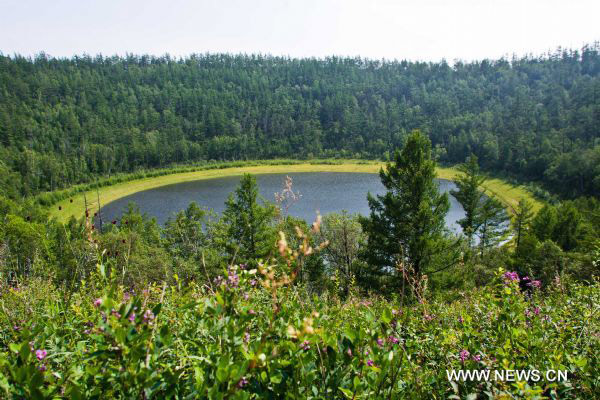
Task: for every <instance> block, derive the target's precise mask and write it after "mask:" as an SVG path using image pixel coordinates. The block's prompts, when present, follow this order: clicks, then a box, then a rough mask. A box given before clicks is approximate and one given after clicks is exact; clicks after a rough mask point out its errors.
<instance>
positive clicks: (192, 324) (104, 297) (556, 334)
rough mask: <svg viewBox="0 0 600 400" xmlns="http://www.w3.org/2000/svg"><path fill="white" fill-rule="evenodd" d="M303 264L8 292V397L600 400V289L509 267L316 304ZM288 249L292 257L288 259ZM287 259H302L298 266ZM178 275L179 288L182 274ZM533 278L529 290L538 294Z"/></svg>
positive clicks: (4, 368)
mask: <svg viewBox="0 0 600 400" xmlns="http://www.w3.org/2000/svg"><path fill="white" fill-rule="evenodd" d="M282 240H283V241H280V251H281V254H282V257H283V258H284V259H287V261H288V263H285V262H282V263H279V264H277V265H266V264H262V263H261V264H259V266H258V268H257V269H252V270H248V269H246V268H245V267H244V266H234V267H230V268H229V269H228V271H227V272H226V273H225V274H224V275H223V276H222V277H219V278H218V279H217V280H215V281H214V282H212V283H211V284H210V285H208V286H204V287H199V286H197V285H195V284H191V285H188V286H186V287H183V286H181V285H178V284H175V285H172V286H167V285H166V284H164V285H150V286H148V287H147V288H146V289H145V290H143V291H138V292H135V293H132V292H129V291H127V289H125V288H124V287H122V286H118V285H117V283H116V282H117V281H118V279H116V278H110V277H108V278H107V277H106V276H105V272H104V271H105V270H106V268H105V265H104V264H102V262H100V261H99V263H98V273H96V274H94V276H93V277H91V278H90V281H89V282H88V283H86V286H85V287H84V288H82V290H80V291H78V292H76V293H75V294H73V295H72V297H70V298H68V297H66V296H65V293H63V292H62V291H61V290H58V289H56V288H54V287H53V285H52V284H49V283H48V284H46V283H44V282H42V281H37V282H30V283H28V284H22V285H20V286H18V287H14V288H4V289H3V293H2V297H1V301H0V302H1V306H2V307H1V310H2V311H1V312H0V343H1V345H0V349H1V353H0V388H1V390H2V391H3V393H4V395H5V396H6V397H13V398H23V397H25V398H56V397H60V398H73V399H77V398H171V397H177V398H198V397H202V398H215V399H222V398H237V399H249V398H318V399H331V398H348V399H351V398H354V399H359V398H411V399H412V398H431V397H432V396H434V397H437V398H462V397H465V396H467V395H472V396H471V398H474V396H473V394H475V395H480V396H482V398H486V397H489V398H502V397H503V396H506V397H507V398H509V397H510V396H516V397H526V398H542V397H552V398H593V397H595V396H598V395H599V394H600V376H599V375H598V367H599V360H598V352H597V349H598V348H599V344H600V343H599V341H600V325H599V324H598V316H597V315H596V314H597V312H598V309H597V307H596V305H597V304H598V302H599V301H600V283H599V282H595V283H594V284H592V285H590V286H581V285H578V284H573V285H572V287H569V288H566V287H564V285H563V284H562V283H561V282H558V281H557V282H554V283H553V284H552V286H551V287H548V288H545V293H544V294H542V292H541V290H540V289H538V288H536V286H537V284H532V283H531V280H529V278H522V279H519V278H518V277H517V276H516V273H503V271H499V272H498V273H497V276H496V285H495V286H494V287H493V289H490V288H487V289H483V290H482V289H477V290H472V291H470V292H469V293H465V294H464V295H463V298H462V299H461V300H459V301H455V302H452V303H445V302H443V301H433V302H428V301H423V302H421V303H418V304H414V305H411V306H406V307H400V306H399V305H398V304H396V303H394V302H390V301H389V300H383V299H378V298H374V299H366V298H360V297H358V296H356V294H352V295H350V296H349V297H348V298H347V300H345V301H343V302H342V301H340V300H339V299H337V298H336V297H335V296H334V297H329V296H328V295H323V296H320V297H318V296H314V297H310V296H309V295H307V292H306V291H305V290H304V289H303V287H302V286H297V285H292V283H293V281H294V278H295V272H294V271H295V268H294V267H295V266H296V263H297V262H298V260H299V259H298V254H300V253H302V252H304V253H307V252H309V249H312V248H310V247H304V248H303V247H302V246H303V245H306V242H304V244H300V246H299V247H298V249H296V250H295V251H291V249H289V248H287V242H286V241H285V238H283V239H282ZM288 250H289V251H288ZM286 255H287V256H286ZM176 279H177V278H176ZM528 283H529V284H528ZM532 368H535V369H538V370H540V371H546V370H549V369H554V370H567V371H568V378H569V379H568V381H567V382H546V381H544V380H542V381H540V382H524V381H523V382H500V381H492V380H490V381H488V382H458V381H457V382H449V380H448V378H447V375H446V370H451V369H456V370H458V369H490V370H508V369H515V370H518V369H523V370H525V369H532Z"/></svg>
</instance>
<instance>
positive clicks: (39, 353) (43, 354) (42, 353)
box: [35, 349, 48, 361]
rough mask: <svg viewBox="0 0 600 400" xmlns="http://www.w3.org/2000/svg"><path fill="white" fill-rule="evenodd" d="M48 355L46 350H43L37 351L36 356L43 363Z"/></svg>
mask: <svg viewBox="0 0 600 400" xmlns="http://www.w3.org/2000/svg"><path fill="white" fill-rule="evenodd" d="M47 354H48V352H47V351H46V350H43V349H41V350H36V351H35V356H36V358H37V359H38V360H40V361H42V360H43V359H44V358H46V355H47Z"/></svg>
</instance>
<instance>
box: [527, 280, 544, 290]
mask: <svg viewBox="0 0 600 400" xmlns="http://www.w3.org/2000/svg"><path fill="white" fill-rule="evenodd" d="M527 286H529V287H532V288H534V289H539V288H541V287H542V282H540V281H531V282H529V283H528V284H527Z"/></svg>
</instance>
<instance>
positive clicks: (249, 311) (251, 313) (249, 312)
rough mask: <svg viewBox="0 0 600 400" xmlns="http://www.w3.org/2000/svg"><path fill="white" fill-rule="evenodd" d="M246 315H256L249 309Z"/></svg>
mask: <svg viewBox="0 0 600 400" xmlns="http://www.w3.org/2000/svg"><path fill="white" fill-rule="evenodd" d="M248 314H250V315H256V311H254V309H252V308H251V309H249V310H248Z"/></svg>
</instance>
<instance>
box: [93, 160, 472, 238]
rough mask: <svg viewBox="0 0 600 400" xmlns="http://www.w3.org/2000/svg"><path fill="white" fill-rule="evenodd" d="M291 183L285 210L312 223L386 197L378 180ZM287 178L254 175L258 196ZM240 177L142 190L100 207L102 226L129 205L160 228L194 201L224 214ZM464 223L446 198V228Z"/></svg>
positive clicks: (446, 184)
mask: <svg viewBox="0 0 600 400" xmlns="http://www.w3.org/2000/svg"><path fill="white" fill-rule="evenodd" d="M289 175H290V176H291V177H292V178H293V180H294V186H293V188H294V192H298V191H299V192H300V194H301V196H302V197H301V198H300V200H299V201H298V202H297V203H295V204H294V205H292V206H291V207H290V208H289V214H290V215H293V216H296V217H300V218H303V219H305V220H306V221H308V222H312V221H314V219H315V216H316V213H317V211H319V212H320V213H321V215H325V214H328V213H330V212H340V211H342V210H346V211H348V212H350V213H360V214H363V215H369V206H368V204H367V192H369V191H370V192H371V193H372V194H382V193H384V192H385V189H384V187H383V185H382V184H381V182H380V180H379V175H377V174H364V173H343V172H304V173H294V174H289ZM285 177H286V174H265V175H256V179H257V181H258V186H259V189H260V194H261V195H262V196H263V197H264V198H265V199H266V200H268V201H271V202H272V201H274V199H275V198H274V194H275V192H281V191H282V189H283V183H284V180H285ZM239 181H240V177H227V178H217V179H207V180H199V181H193V182H184V183H177V184H174V185H168V186H162V187H158V188H155V189H150V190H145V191H142V192H138V193H134V194H132V195H129V196H126V197H123V198H121V199H119V200H116V201H114V202H112V203H109V204H107V205H106V206H104V207H102V216H103V219H104V221H111V220H113V219H117V218H118V217H120V215H121V213H122V212H123V210H124V209H125V207H126V206H127V204H128V203H129V202H135V203H137V205H138V206H139V207H140V211H141V212H142V213H147V214H148V215H150V216H154V217H156V220H157V221H158V223H159V224H161V225H162V224H164V223H165V222H166V221H167V219H168V218H169V217H171V216H172V215H173V214H174V213H177V212H178V211H180V210H183V209H185V208H186V207H187V206H188V204H189V203H191V202H192V201H195V202H196V203H198V205H200V206H201V207H205V208H209V209H212V210H214V211H215V212H217V213H219V214H220V213H221V212H222V211H223V210H224V209H225V200H226V199H227V196H228V195H229V193H231V192H233V191H234V190H235V188H236V187H237V185H238V183H239ZM438 183H439V187H440V190H441V191H443V192H448V191H450V190H452V189H454V188H456V186H455V185H454V183H452V182H450V181H446V180H439V181H438ZM463 217H464V210H463V208H462V206H461V205H460V204H459V203H458V202H457V201H456V199H455V198H454V197H452V196H450V211H449V212H448V215H447V217H446V224H447V225H448V227H449V228H450V229H452V230H453V231H455V232H460V226H459V225H458V224H457V223H456V221H458V220H459V219H461V218H463Z"/></svg>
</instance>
